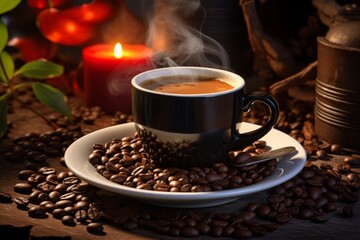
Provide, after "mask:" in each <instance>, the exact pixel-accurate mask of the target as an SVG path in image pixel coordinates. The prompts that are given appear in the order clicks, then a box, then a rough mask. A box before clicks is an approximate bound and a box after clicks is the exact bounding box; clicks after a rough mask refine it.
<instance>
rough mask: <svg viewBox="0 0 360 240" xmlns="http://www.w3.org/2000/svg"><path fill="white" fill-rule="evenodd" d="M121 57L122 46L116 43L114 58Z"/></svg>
mask: <svg viewBox="0 0 360 240" xmlns="http://www.w3.org/2000/svg"><path fill="white" fill-rule="evenodd" d="M122 55H123V50H122V46H121V44H120V43H119V42H118V43H116V44H115V47H114V56H115V57H116V58H121V57H122Z"/></svg>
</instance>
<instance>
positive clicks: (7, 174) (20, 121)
mask: <svg viewBox="0 0 360 240" xmlns="http://www.w3.org/2000/svg"><path fill="white" fill-rule="evenodd" d="M44 112H45V114H46V110H44ZM110 119H111V117H110V116H103V117H101V119H97V120H96V121H95V123H94V124H92V125H85V126H84V128H87V129H89V130H90V131H92V130H96V129H100V128H103V127H106V126H109V125H110V122H111V120H110ZM9 120H10V121H11V122H12V123H13V128H12V129H11V131H10V133H9V135H8V138H6V139H3V140H0V144H1V145H0V146H1V147H0V149H1V150H0V155H1V154H4V153H6V152H7V151H9V150H10V149H11V147H12V141H11V140H12V139H14V138H15V137H17V136H22V135H24V134H26V133H28V132H36V133H42V132H46V131H49V130H51V128H50V127H49V126H48V125H46V124H44V122H43V121H42V120H41V119H40V118H38V117H37V116H34V115H33V114H32V113H30V112H29V111H27V110H24V109H17V110H16V112H15V113H14V114H11V115H10V116H9ZM359 137H360V136H359ZM59 159H60V157H57V158H52V159H50V160H48V161H47V162H46V164H47V165H48V166H53V167H56V169H59V170H66V168H65V167H64V166H62V165H61V164H60V161H59ZM0 161H1V163H0V164H1V166H0V191H3V192H7V193H10V194H11V195H12V197H13V198H14V197H16V196H21V194H19V193H16V192H14V185H15V184H16V183H18V182H19V179H18V177H17V176H18V172H19V171H20V170H23V169H24V167H25V164H26V162H25V161H17V162H10V161H7V160H4V159H0ZM340 161H342V158H341V156H334V157H333V158H332V160H331V162H330V163H331V164H333V165H335V164H336V163H338V162H340ZM320 162H321V161H320V160H319V161H317V164H320ZM327 163H329V161H327ZM108 194H110V195H113V194H112V193H108ZM267 195H268V192H267V191H262V192H258V193H254V194H252V195H249V196H245V197H242V198H240V199H238V200H236V201H234V202H231V203H228V204H224V205H221V206H216V207H208V208H202V209H194V210H198V211H202V212H221V213H227V212H230V213H231V212H236V211H239V209H241V208H243V207H245V206H246V205H247V204H248V203H250V202H257V203H265V202H266V197H267ZM126 201H128V203H129V204H132V205H133V204H135V205H136V204H139V205H144V203H137V202H136V200H134V199H127V200H126ZM126 201H125V203H124V204H126ZM352 205H353V207H354V210H355V215H354V216H353V217H351V218H345V217H343V216H342V215H341V214H339V212H340V209H338V210H337V211H336V212H334V213H331V215H332V217H331V218H330V220H328V221H327V222H325V223H314V222H312V221H309V220H300V219H297V218H293V219H292V220H291V221H290V222H288V223H285V224H282V225H280V226H279V228H278V229H276V230H275V231H273V232H271V233H267V234H266V235H265V236H262V237H254V238H256V239H347V240H350V239H360V203H359V202H357V203H354V204H352ZM146 208H154V209H158V210H159V211H167V210H168V209H167V208H162V207H155V206H152V205H148V206H146ZM29 229H30V235H31V236H32V238H29V237H27V238H24V239H101V240H108V239H178V238H176V237H170V236H167V235H160V234H157V233H156V232H154V231H150V230H145V229H142V228H137V229H135V230H131V231H130V230H124V229H122V228H120V227H118V226H115V225H112V224H110V223H107V222H104V232H105V234H104V235H101V236H98V235H94V234H90V233H88V232H87V231H86V227H85V226H84V225H80V224H77V225H76V226H73V227H70V226H65V225H63V224H62V223H61V221H60V220H57V219H55V218H53V217H52V216H51V215H49V216H48V217H47V218H45V219H37V218H31V217H29V216H28V213H27V211H24V210H19V209H18V208H17V207H16V205H15V204H14V203H0V239H14V238H11V236H12V235H11V233H12V232H16V233H19V232H21V231H26V230H29ZM6 235H7V237H6ZM16 239H19V238H16ZM198 239H214V237H211V236H203V235H201V236H200V237H198ZM222 239H227V238H224V237H222ZM229 239H230V238H229Z"/></svg>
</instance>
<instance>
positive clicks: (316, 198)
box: [0, 102, 360, 238]
mask: <svg viewBox="0 0 360 240" xmlns="http://www.w3.org/2000/svg"><path fill="white" fill-rule="evenodd" d="M289 109H290V110H287V111H282V112H281V113H280V119H279V121H278V123H277V126H276V128H277V129H279V130H281V131H283V132H285V133H288V134H289V135H290V136H292V137H293V138H295V139H296V140H298V142H300V143H301V144H302V145H303V146H304V148H305V149H306V152H307V154H308V162H307V165H306V166H305V167H304V169H303V170H302V171H301V172H300V173H299V174H298V175H297V176H295V177H294V178H293V179H290V180H289V181H286V182H285V183H283V184H281V185H279V186H276V187H274V188H273V189H271V190H269V195H268V197H267V199H265V200H267V201H266V202H265V203H264V202H262V203H256V202H251V203H248V205H247V206H245V207H244V208H243V209H239V210H238V211H237V212H221V213H214V212H208V213H207V212H205V213H204V212H200V211H199V212H198V211H196V209H195V210H185V211H177V210H176V209H168V208H167V209H166V211H159V208H149V207H148V206H147V205H145V204H141V203H137V202H129V201H126V204H124V205H123V206H121V205H120V206H119V202H123V201H124V200H123V199H121V197H119V196H115V195H106V196H102V195H101V194H98V193H97V191H98V189H96V188H94V187H92V186H90V185H88V184H86V183H83V182H81V180H80V179H77V178H76V177H75V176H74V175H73V174H72V173H71V172H69V171H61V172H58V171H57V169H54V168H53V169H51V168H50V169H49V168H42V167H41V165H42V164H44V162H43V161H44V159H45V157H43V156H42V155H45V156H46V160H45V161H49V160H52V158H53V157H56V156H61V153H63V152H64V151H65V150H66V147H67V146H69V144H71V143H72V142H73V141H75V140H76V139H77V138H79V137H81V136H82V135H84V134H86V132H85V131H84V130H82V129H81V127H74V126H72V127H71V128H70V129H67V127H66V126H68V125H69V124H64V125H62V127H63V128H61V129H59V130H57V131H55V132H49V133H46V134H41V135H39V134H32V133H29V134H27V135H26V136H22V137H18V138H17V139H15V140H14V144H15V146H16V147H15V148H14V151H13V152H10V153H7V154H6V156H5V159H7V160H10V161H12V160H14V159H15V160H16V161H21V160H23V159H25V160H27V161H29V163H31V164H27V166H26V171H25V172H23V171H21V172H19V176H18V177H19V180H20V181H23V182H22V183H28V184H29V185H31V187H32V189H31V192H30V194H29V192H28V191H27V190H26V191H25V190H24V192H21V191H22V190H20V192H17V193H18V194H19V195H20V196H15V198H14V202H15V204H18V206H19V205H20V206H21V205H22V204H24V205H27V204H28V205H27V207H25V208H24V209H22V208H20V209H21V210H27V211H28V212H29V216H30V217H35V218H43V217H54V218H55V219H59V221H61V220H62V219H63V218H64V219H65V220H67V221H66V223H72V221H73V222H74V223H76V222H79V223H82V224H81V225H83V224H84V225H86V229H87V231H88V232H89V233H92V234H100V235H101V234H103V233H104V232H103V231H104V227H103V223H106V222H111V223H112V224H114V225H117V226H119V228H122V229H124V230H132V229H136V228H144V229H148V230H151V231H155V232H157V233H158V234H164V235H169V236H178V237H196V236H201V235H209V236H213V237H221V236H224V237H234V238H249V237H251V236H257V237H261V236H264V235H266V234H269V233H270V232H272V231H275V230H276V229H277V228H278V227H279V226H280V225H282V224H291V221H292V219H293V218H298V219H301V220H303V221H313V222H316V223H322V222H326V221H328V220H329V219H330V218H331V217H333V216H343V217H352V216H354V214H355V212H354V209H353V207H352V204H354V203H356V202H358V200H359V195H358V191H359V189H360V182H359V179H360V178H359V174H358V173H356V172H353V171H352V169H353V168H357V167H359V164H358V163H359V161H358V160H359V155H357V154H354V153H348V152H346V151H345V150H344V149H342V147H341V146H339V145H337V144H330V143H326V142H322V141H321V140H320V139H318V138H317V136H316V133H315V132H314V131H313V118H314V116H313V113H312V110H311V108H308V107H307V106H306V105H305V104H303V103H301V102H294V103H293V104H292V106H291V107H290V108H289ZM262 112H263V111H255V113H254V111H252V112H250V113H246V114H245V116H244V121H247V122H252V123H256V124H263V123H264V122H266V121H267V119H266V117H265V114H261V113H262ZM97 117H101V114H99V115H97ZM120 118H121V119H122V120H120ZM118 119H119V121H124V122H126V120H125V119H128V118H126V117H125V116H121V117H120V115H118ZM81 121H82V120H81ZM70 125H71V124H70ZM59 133H61V134H60V136H59ZM49 136H55V138H54V139H52V140H54V141H59V139H58V138H57V137H60V138H61V141H62V150H60V147H59V145H57V144H56V143H52V144H48V143H49V138H48V137H49ZM51 138H52V137H50V139H51ZM132 138H133V137H129V138H128V139H127V140H126V141H128V142H129V146H126V147H124V148H123V149H124V152H126V151H125V150H127V151H128V150H129V149H133V150H134V149H138V146H137V145H136V141H135V140H134V139H132ZM130 139H132V140H130ZM133 140H134V142H131V141H133ZM121 141H123V142H126V141H125V140H124V139H122V140H121ZM34 142H37V144H35V145H34ZM130 142H131V143H130ZM131 144H133V145H132V146H131ZM262 144H264V143H257V144H256V146H255V144H254V146H252V147H251V148H249V149H252V148H256V149H259V148H263V147H264V146H262V147H261V145H262ZM45 145H46V147H50V145H51V148H53V149H57V148H56V146H57V147H58V150H57V151H56V152H55V151H53V149H48V148H45ZM109 145H111V144H108V145H106V144H105V145H104V146H100V145H99V146H97V149H96V150H95V149H94V152H95V153H96V154H99V155H100V158H98V159H96V160H95V158H94V163H95V164H98V165H99V166H97V170H98V171H99V172H102V173H104V175H105V177H108V178H109V180H110V181H114V182H117V183H119V184H124V183H125V182H126V181H127V180H129V179H128V178H130V179H132V180H131V181H129V183H127V184H128V186H129V187H138V186H137V184H135V183H136V181H138V180H141V181H146V180H147V181H150V180H151V179H153V180H154V181H158V182H159V184H158V185H156V189H157V190H158V191H162V190H166V191H169V190H170V191H178V188H177V187H176V186H177V185H176V184H177V181H179V179H176V178H175V179H172V181H174V182H173V183H171V184H168V183H167V184H163V181H164V180H163V178H165V177H166V176H167V174H170V173H171V174H172V173H173V171H174V170H173V169H168V170H167V171H164V169H163V170H161V171H159V170H155V169H156V168H154V167H151V165H150V168H149V169H150V171H152V174H146V173H147V170H148V169H146V168H145V169H144V168H142V167H141V166H140V168H138V167H139V166H138V165H139V163H138V164H137V165H136V164H135V165H134V166H133V165H132V164H133V163H134V162H141V163H142V161H144V162H145V163H147V164H154V163H151V162H150V163H149V160H148V159H146V156H145V157H143V156H142V155H141V154H142V153H141V152H140V153H138V154H140V156H141V159H140V160H139V156H137V157H134V158H133V157H132V156H128V155H127V156H128V157H125V158H124V157H123V158H120V159H122V161H121V164H122V165H123V167H124V168H122V170H124V171H125V172H126V174H124V173H121V171H119V169H120V168H119V165H117V164H119V162H118V163H117V162H116V161H119V159H117V157H119V156H115V154H114V153H112V152H111V151H110V152H109V153H107V151H105V150H106V148H107V147H109ZM114 145H116V144H114ZM104 147H105V149H104ZM113 148H114V149H116V148H117V147H113ZM45 149H47V151H45ZM120 149H121V148H120ZM103 151H105V156H104V155H103ZM251 151H252V150H251ZM324 151H325V152H324ZM29 152H30V153H29ZM130 152H131V151H130ZM39 153H40V154H39ZM320 153H321V154H320ZM331 154H341V155H344V156H345V158H344V163H346V164H348V165H350V169H349V168H348V166H347V165H341V166H339V167H335V166H332V165H330V164H322V165H321V166H316V165H314V164H312V162H311V161H313V160H318V159H320V160H324V161H329V163H330V161H331ZM39 156H41V157H39ZM36 157H38V158H37V159H36V160H34V159H35V158H36ZM110 159H111V160H110ZM143 165H144V164H143ZM36 166H39V167H36ZM130 166H132V167H131V168H130ZM127 168H129V169H131V170H132V171H131V172H129V171H130V170H127V171H126V170H125V169H127ZM135 169H136V171H135ZM211 169H212V170H211ZM27 170H31V171H33V172H31V171H27ZM200 170H201V169H200ZM200 170H199V169H197V170H196V171H195V172H194V173H192V174H193V175H196V174H197V175H199V176H203V177H202V178H204V179H205V180H206V181H203V180H199V179H196V178H194V179H196V180H195V181H194V182H196V183H197V184H199V186H202V189H201V187H200V189H201V190H204V189H207V190H211V191H219V190H222V189H224V186H225V187H228V186H227V185H222V184H223V183H222V184H210V185H211V187H210V188H204V187H203V186H205V185H201V184H205V183H206V184H209V182H210V183H213V182H217V183H221V182H219V181H220V180H221V179H220V180H219V176H220V177H221V176H223V175H230V174H232V176H235V175H236V174H235V175H234V173H232V172H231V171H230V169H229V167H228V166H224V165H221V164H220V165H217V166H216V167H215V166H213V167H211V168H209V169H206V171H204V170H203V171H200ZM232 171H234V170H232ZM249 171H251V169H250V170H249ZM132 172H134V173H133V175H131V173H132ZM203 172H205V174H204V173H203ZM256 173H257V172H252V174H255V175H251V176H252V177H253V178H255V179H257V178H256ZM129 174H130V176H129ZM178 174H179V175H181V174H185V175H186V174H187V173H184V172H183V171H180V170H178ZM205 176H206V177H205ZM249 176H250V175H249ZM68 177H70V178H68ZM155 177H156V180H155ZM66 178H68V179H67V180H66V181H65V179H66ZM134 178H138V180H136V181H135V182H134ZM240 179H241V180H240ZM248 179H251V178H248ZM64 181H65V182H64ZM231 181H233V184H234V185H233V186H236V187H239V186H240V185H241V184H252V182H251V180H248V181H244V180H243V178H241V177H233V178H232V180H231ZM173 184H174V185H173ZM140 185H141V188H143V189H150V190H154V186H155V184H153V185H150V184H139V186H140ZM216 185H217V186H216ZM20 186H22V185H20ZM17 188H18V186H17ZM20 189H21V187H20ZM191 189H192V188H190V186H189V185H186V184H184V190H186V191H191ZM180 190H181V188H180ZM194 190H196V189H194ZM197 190H199V189H197ZM60 197H61V199H60ZM119 198H120V199H119ZM0 200H1V202H12V196H11V195H10V194H7V193H4V192H1V191H0ZM26 200H28V201H29V203H27V201H26ZM105 202H106V204H104V203H105ZM111 202H115V203H116V204H115V203H114V204H111ZM90 209H91V210H90ZM95 209H97V210H95ZM89 213H90V215H91V217H89ZM99 213H100V215H101V216H100V218H99ZM63 223H64V222H63ZM66 223H64V224H66ZM70 225H71V224H70Z"/></svg>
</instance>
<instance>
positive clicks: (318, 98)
mask: <svg viewBox="0 0 360 240" xmlns="http://www.w3.org/2000/svg"><path fill="white" fill-rule="evenodd" d="M317 40H318V41H317V42H318V72H317V79H316V95H315V129H316V132H317V134H318V137H319V138H320V139H322V140H325V141H327V142H329V143H337V144H340V145H342V146H343V147H346V148H350V149H354V150H359V151H360V20H359V19H356V20H354V21H344V22H341V23H338V24H336V25H334V26H332V27H330V29H329V31H328V33H327V34H326V36H325V37H319V38H318V39H317Z"/></svg>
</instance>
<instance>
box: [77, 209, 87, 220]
mask: <svg viewBox="0 0 360 240" xmlns="http://www.w3.org/2000/svg"><path fill="white" fill-rule="evenodd" d="M75 219H76V220H77V221H79V222H85V221H86V220H87V219H88V216H87V213H86V211H85V210H78V211H76V212H75Z"/></svg>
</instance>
